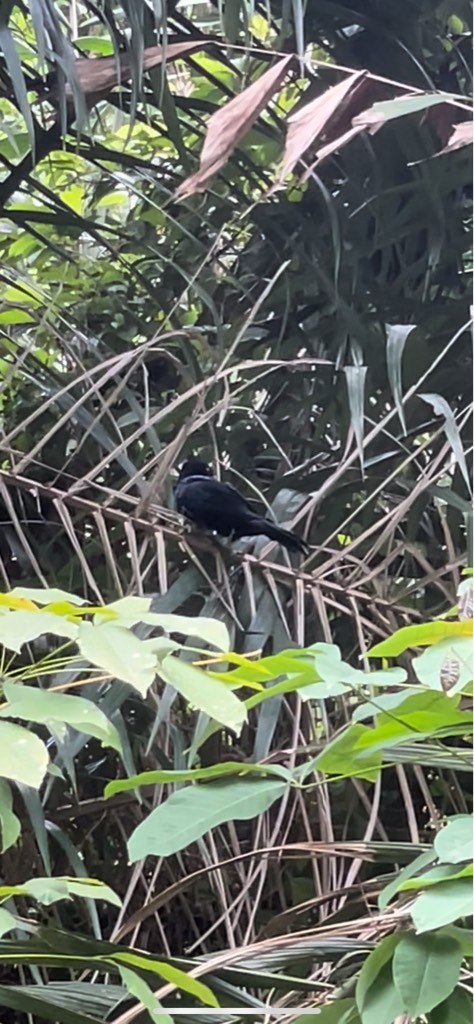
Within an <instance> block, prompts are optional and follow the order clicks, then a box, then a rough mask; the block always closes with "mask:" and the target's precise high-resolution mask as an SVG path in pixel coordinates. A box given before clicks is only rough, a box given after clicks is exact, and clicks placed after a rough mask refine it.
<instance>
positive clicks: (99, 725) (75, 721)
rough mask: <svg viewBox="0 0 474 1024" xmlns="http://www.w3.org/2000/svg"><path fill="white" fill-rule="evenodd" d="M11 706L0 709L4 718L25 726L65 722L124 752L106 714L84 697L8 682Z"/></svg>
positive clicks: (6, 686)
mask: <svg viewBox="0 0 474 1024" xmlns="http://www.w3.org/2000/svg"><path fill="white" fill-rule="evenodd" d="M4 692H5V697H6V698H7V701H8V704H7V705H6V707H5V706H4V707H2V708H1V709H0V717H1V718H20V719H22V721H24V722H29V721H31V722H38V723H42V724H46V725H47V724H48V722H64V723H66V725H71V726H73V728H74V729H77V730H78V732H84V733H86V735H87V736H95V738H96V739H98V740H100V741H101V742H102V743H103V744H104V746H107V747H113V749H114V750H118V751H120V750H121V749H122V745H121V742H120V736H119V734H118V732H117V730H116V728H115V726H114V725H112V722H109V720H108V718H107V717H106V716H105V715H104V712H103V711H101V710H100V708H98V707H97V705H96V704H93V703H92V701H90V700H86V699H85V698H84V697H76V696H73V695H72V694H67V693H51V692H50V691H49V690H40V689H39V688H38V687H33V686H19V685H17V684H15V683H12V682H11V681H9V680H7V681H6V682H5V685H4Z"/></svg>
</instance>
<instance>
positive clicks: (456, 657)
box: [412, 636, 473, 696]
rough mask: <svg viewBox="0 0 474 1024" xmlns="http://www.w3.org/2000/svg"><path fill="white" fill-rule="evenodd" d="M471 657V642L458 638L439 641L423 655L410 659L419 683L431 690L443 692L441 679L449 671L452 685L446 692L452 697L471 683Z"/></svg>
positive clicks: (463, 637)
mask: <svg viewBox="0 0 474 1024" xmlns="http://www.w3.org/2000/svg"><path fill="white" fill-rule="evenodd" d="M472 657H473V655H472V640H471V639H470V637H467V636H458V637H452V638H449V639H446V640H440V642H439V643H437V644H434V645H433V647H428V648H427V649H426V651H423V654H420V655H418V657H415V658H413V659H412V666H413V670H414V672H415V673H416V676H417V678H418V679H419V680H420V683H423V684H424V686H429V687H431V689H433V690H445V691H446V687H444V686H443V678H444V674H445V672H446V670H447V669H449V672H450V673H451V675H452V676H453V679H454V683H453V685H452V686H450V688H449V689H448V690H447V692H448V693H449V695H450V696H454V694H456V693H459V692H460V691H462V690H464V688H465V687H466V686H467V685H468V683H470V682H472V678H473V664H472Z"/></svg>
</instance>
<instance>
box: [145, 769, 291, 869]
mask: <svg viewBox="0 0 474 1024" xmlns="http://www.w3.org/2000/svg"><path fill="white" fill-rule="evenodd" d="M286 788H287V786H286V784H285V783H284V782H279V781H278V780H277V779H259V780H256V779H253V780H250V779H249V780H247V779H244V780H240V781H238V782H232V783H229V782H225V783H222V782H210V783H207V784H205V785H200V786H186V787H185V788H184V789H179V790H178V791H177V792H176V793H173V795H172V796H170V797H169V798H168V800H165V801H164V802H163V803H162V804H160V806H159V807H156V808H155V810H154V811H152V812H151V814H150V815H149V816H148V818H146V819H145V821H142V822H141V823H140V825H138V827H137V828H136V829H135V831H134V832H133V834H132V836H131V838H130V840H129V843H128V852H129V856H130V860H132V861H136V860H141V859H142V858H143V857H148V856H149V855H155V856H158V857H168V856H170V854H172V853H176V852H177V851H178V850H184V849H185V847H186V846H189V844H190V843H193V842H195V840H196V839H199V838H200V837H201V836H202V835H204V834H205V832H209V831H210V829H212V828H215V827H216V825H222V824H223V823H224V822H225V821H248V820H249V819H250V818H255V817H257V815H258V814H263V813H264V811H267V810H268V808H269V807H271V805H272V804H273V803H274V802H275V800H278V798H279V797H281V796H282V795H283V793H284V792H285V791H286Z"/></svg>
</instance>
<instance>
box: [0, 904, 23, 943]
mask: <svg viewBox="0 0 474 1024" xmlns="http://www.w3.org/2000/svg"><path fill="white" fill-rule="evenodd" d="M20 927H21V924H20V922H19V921H18V920H17V918H16V917H15V915H14V914H11V913H10V911H9V910H5V907H0V939H1V938H3V936H4V935H6V934H7V932H12V931H14V930H16V929H17V928H20Z"/></svg>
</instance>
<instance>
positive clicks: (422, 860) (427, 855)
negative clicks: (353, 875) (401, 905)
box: [378, 850, 435, 910]
mask: <svg viewBox="0 0 474 1024" xmlns="http://www.w3.org/2000/svg"><path fill="white" fill-rule="evenodd" d="M434 859H435V853H434V850H425V851H424V852H423V853H420V855H419V857H415V860H413V861H412V862H411V864H407V865H406V866H405V867H404V868H402V870H401V871H399V872H398V873H397V875H396V877H395V878H393V879H392V881H391V882H389V883H388V885H385V886H384V888H383V889H382V891H381V893H380V894H379V898H378V905H379V910H385V908H386V907H387V906H388V904H389V903H390V900H391V899H393V897H394V896H396V894H397V892H398V890H399V888H401V886H402V885H403V884H404V883H405V881H407V880H408V879H411V878H412V877H413V876H414V875H416V872H417V871H422V870H423V868H425V867H427V866H428V864H432V863H433V861H434Z"/></svg>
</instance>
